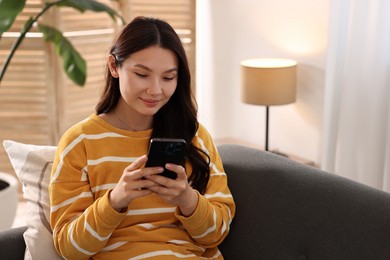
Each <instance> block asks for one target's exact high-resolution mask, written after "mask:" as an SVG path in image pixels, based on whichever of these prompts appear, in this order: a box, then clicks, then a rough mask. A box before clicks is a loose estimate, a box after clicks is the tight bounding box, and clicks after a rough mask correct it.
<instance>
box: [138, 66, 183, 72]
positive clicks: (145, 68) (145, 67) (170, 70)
mask: <svg viewBox="0 0 390 260" xmlns="http://www.w3.org/2000/svg"><path fill="white" fill-rule="evenodd" d="M134 67H139V68H141V69H144V70H147V71H152V69H151V68H149V67H147V66H145V65H142V64H135V65H134ZM173 71H177V68H172V69H169V70H166V71H164V73H167V72H173Z"/></svg>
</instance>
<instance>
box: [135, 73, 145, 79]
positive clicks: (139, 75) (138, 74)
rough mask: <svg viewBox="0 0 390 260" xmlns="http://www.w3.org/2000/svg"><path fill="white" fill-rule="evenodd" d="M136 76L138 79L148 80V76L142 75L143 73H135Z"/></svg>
mask: <svg viewBox="0 0 390 260" xmlns="http://www.w3.org/2000/svg"><path fill="white" fill-rule="evenodd" d="M135 75H137V76H138V77H141V78H146V77H147V76H148V75H146V74H142V73H138V72H135Z"/></svg>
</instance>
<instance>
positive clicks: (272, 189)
mask: <svg viewBox="0 0 390 260" xmlns="http://www.w3.org/2000/svg"><path fill="white" fill-rule="evenodd" d="M218 150H219V152H220V155H221V158H222V161H223V163H224V168H225V172H226V173H227V175H228V183H229V187H230V189H231V192H232V194H233V197H234V199H235V202H236V206H237V213H236V216H235V218H234V220H233V222H232V225H231V230H230V234H229V235H228V237H227V238H226V239H225V241H224V242H223V243H222V244H221V245H220V250H221V252H222V254H223V255H224V257H225V259H273V260H278V259H281V260H282V259H283V260H286V259H300V260H303V259H324V260H325V259H326V260H329V259H332V260H336V259H343V260H347V259H348V260H350V259H354V260H356V259H376V260H377V259H387V260H388V259H390V194H388V193H386V192H383V191H380V190H377V189H374V188H371V187H368V186H365V185H362V184H360V183H357V182H355V181H352V180H349V179H346V178H343V177H340V176H336V175H334V174H330V173H327V172H323V171H321V170H319V169H317V168H314V167H311V166H307V165H303V164H299V163H296V162H293V161H291V160H289V159H287V158H285V157H282V156H279V155H276V154H272V153H270V152H265V151H261V150H256V149H252V148H248V147H243V146H239V145H221V146H219V147H218Z"/></svg>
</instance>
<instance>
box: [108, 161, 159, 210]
mask: <svg viewBox="0 0 390 260" xmlns="http://www.w3.org/2000/svg"><path fill="white" fill-rule="evenodd" d="M147 160H148V159H147V156H146V155H144V156H141V157H140V158H138V159H137V160H136V161H135V162H133V163H132V164H130V165H129V166H128V167H127V168H126V169H125V170H124V171H123V174H122V177H121V178H120V180H119V182H118V184H117V185H116V186H115V188H114V189H113V190H112V191H111V193H110V195H109V200H110V204H111V206H112V207H113V208H114V209H115V210H116V211H118V212H121V211H122V210H123V209H125V208H127V207H128V205H129V204H130V203H131V202H132V201H133V200H134V199H136V198H140V197H143V196H147V195H149V194H151V193H152V190H150V189H149V188H150V187H152V186H156V183H155V182H153V181H151V180H148V179H146V178H145V177H146V176H148V175H152V174H158V173H161V172H163V170H164V169H163V168H162V167H148V168H142V167H143V165H144V164H145V162H146V161H147Z"/></svg>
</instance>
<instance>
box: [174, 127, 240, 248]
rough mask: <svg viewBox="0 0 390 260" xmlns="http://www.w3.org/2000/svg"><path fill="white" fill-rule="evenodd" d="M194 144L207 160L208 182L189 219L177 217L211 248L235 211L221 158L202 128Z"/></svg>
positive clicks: (201, 241) (224, 235) (218, 242)
mask: <svg viewBox="0 0 390 260" xmlns="http://www.w3.org/2000/svg"><path fill="white" fill-rule="evenodd" d="M196 143H197V144H198V145H199V148H201V149H202V150H203V151H204V152H206V154H208V156H209V157H210V163H209V167H210V179H209V183H208V185H207V189H206V192H205V194H204V195H201V194H199V193H198V198H199V200H198V205H197V207H196V209H195V212H194V213H193V214H192V215H191V216H189V217H185V216H183V215H181V214H180V212H179V211H177V212H176V215H177V218H178V219H179V220H180V221H181V223H182V224H183V226H184V227H185V228H186V230H187V231H188V232H189V234H190V235H191V237H192V238H193V239H194V240H195V241H196V242H197V243H198V244H199V245H202V246H203V247H206V248H212V247H216V246H218V245H219V244H220V243H221V242H222V241H223V239H224V238H225V237H226V236H227V234H228V232H229V227H230V223H231V222H232V219H233V217H234V214H235V210H236V208H235V204H234V200H233V196H232V194H231V192H230V190H229V187H228V185H227V176H226V173H225V172H224V169H223V165H222V161H221V158H220V156H219V154H218V151H217V149H216V147H215V145H214V143H213V141H212V139H211V137H210V135H209V134H208V132H207V131H206V129H205V128H203V127H202V126H201V127H200V129H199V131H198V135H197V141H196Z"/></svg>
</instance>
